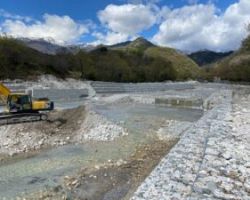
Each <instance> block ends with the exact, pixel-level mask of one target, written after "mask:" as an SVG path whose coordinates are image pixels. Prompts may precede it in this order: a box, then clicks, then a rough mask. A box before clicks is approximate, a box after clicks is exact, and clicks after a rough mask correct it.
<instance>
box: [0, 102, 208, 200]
mask: <svg viewBox="0 0 250 200" xmlns="http://www.w3.org/2000/svg"><path fill="white" fill-rule="evenodd" d="M94 109H95V111H96V112H97V113H100V114H102V115H104V116H105V117H107V118H108V119H109V120H112V121H114V122H115V123H118V124H120V125H121V126H124V127H125V128H126V129H127V130H128V132H129V135H128V136H125V137H122V138H119V139H117V140H115V141H112V142H86V143H85V144H83V145H66V146H63V147H59V148H56V149H51V150H46V151H43V152H41V153H39V154H38V155H36V156H32V157H30V158H26V159H21V160H20V159H19V160H17V161H11V162H10V163H8V164H2V165H0V197H1V198H3V197H5V198H6V199H10V198H14V197H16V196H20V195H22V194H24V193H25V192H27V193H31V192H35V191H38V190H40V189H43V188H44V187H50V186H52V187H53V186H56V185H58V184H59V183H60V182H61V181H63V177H65V176H66V175H71V174H74V173H76V172H77V171H78V170H80V169H81V168H82V167H93V166H95V165H101V164H102V163H106V162H107V161H108V160H113V161H116V160H119V159H126V158H127V157H128V156H130V155H131V154H132V153H133V152H135V150H136V147H137V146H138V145H140V144H145V143H148V142H150V141H151V140H153V139H154V138H155V133H156V131H157V130H158V129H159V128H160V127H161V126H162V125H163V124H164V122H165V121H166V120H178V121H188V122H195V121H197V120H198V119H199V118H200V117H201V116H202V115H203V111H201V110H194V109H180V108H169V107H160V106H155V105H96V106H95V107H94Z"/></svg>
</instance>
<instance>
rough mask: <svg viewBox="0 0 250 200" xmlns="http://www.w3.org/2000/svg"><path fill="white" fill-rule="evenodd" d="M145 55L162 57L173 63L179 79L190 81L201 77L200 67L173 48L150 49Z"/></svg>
mask: <svg viewBox="0 0 250 200" xmlns="http://www.w3.org/2000/svg"><path fill="white" fill-rule="evenodd" d="M145 55H147V56H149V57H155V58H157V57H160V58H163V59H164V60H166V61H170V62H171V63H173V66H174V70H175V71H176V74H177V79H180V80H182V79H188V78H195V77H197V76H199V71H200V69H199V67H198V65H197V64H196V63H195V62H194V61H193V60H191V59H190V58H188V57H187V56H185V55H182V54H180V53H178V52H177V51H176V50H174V49H171V48H163V47H150V48H148V49H147V50H146V51H145Z"/></svg>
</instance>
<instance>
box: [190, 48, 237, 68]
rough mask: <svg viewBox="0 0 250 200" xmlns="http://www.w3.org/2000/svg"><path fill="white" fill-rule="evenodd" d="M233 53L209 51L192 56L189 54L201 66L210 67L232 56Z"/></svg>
mask: <svg viewBox="0 0 250 200" xmlns="http://www.w3.org/2000/svg"><path fill="white" fill-rule="evenodd" d="M232 53H233V51H229V52H224V53H222V52H214V51H209V50H203V51H197V52H194V53H191V54H188V57H190V58H191V59H192V60H194V61H195V62H196V63H197V64H198V65H199V66H204V65H210V64H212V63H215V62H217V61H219V60H221V59H223V58H225V57H227V56H229V55H231V54H232Z"/></svg>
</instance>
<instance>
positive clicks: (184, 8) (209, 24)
mask: <svg viewBox="0 0 250 200" xmlns="http://www.w3.org/2000/svg"><path fill="white" fill-rule="evenodd" d="M112 5H113V6H112ZM248 6H249V7H248ZM248 8H250V1H249V0H209V1H208V0H128V1H126V0H105V1H100V0H1V1H0V9H1V10H0V23H1V24H0V30H1V33H5V34H7V35H11V36H13V37H30V38H42V37H43V36H44V38H45V39H46V38H50V39H53V40H54V41H55V42H56V43H59V44H64V45H65V44H72V43H92V44H98V43H106V44H112V43H116V42H122V41H125V40H131V39H134V38H136V37H138V36H143V37H146V38H147V39H149V40H151V41H152V42H154V43H157V44H159V45H162V46H170V47H174V48H178V49H181V50H185V51H195V50H199V49H211V50H216V51H226V50H231V49H236V48H238V47H239V45H240V42H241V40H242V39H243V38H244V37H245V36H246V34H247V33H246V31H245V29H244V27H245V26H246V24H247V23H248V22H249V23H250V14H248V13H247V12H244V9H248ZM232 18H234V19H232ZM237 20H238V21H237ZM235 26H236V27H235ZM230 27H234V28H230ZM234 29H235V30H234ZM192 30H194V31H195V32H193V31H192ZM210 33H211V35H214V36H213V37H211V36H209V35H210ZM232 33H233V34H234V36H233V37H232ZM230 39H231V40H233V41H232V42H231V44H230V41H229V40H230ZM209 40H210V41H211V42H209Z"/></svg>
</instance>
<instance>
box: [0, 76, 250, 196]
mask: <svg viewBox="0 0 250 200" xmlns="http://www.w3.org/2000/svg"><path fill="white" fill-rule="evenodd" d="M6 84H7V85H8V86H9V87H10V88H12V89H13V90H26V91H27V90H32V92H33V95H34V96H35V97H40V96H46V97H49V98H50V99H52V100H53V101H55V105H56V110H55V111H53V112H51V113H49V120H48V121H45V122H36V123H25V124H16V125H8V126H1V127H0V199H1V198H2V199H18V198H20V199H84V200H85V199H88V200H99V199H100V200H112V199H114V200H118V199H138V200H143V199H148V200H152V199H166V200H167V199H250V198H249V195H250V165H249V163H250V158H249V156H248V155H250V154H249V153H250V152H249V151H250V149H249V145H248V143H249V141H250V136H249V134H250V133H249V130H250V121H249V119H250V106H249V105H250V104H249V101H250V87H249V86H247V85H244V86H243V85H230V84H219V83H199V82H193V81H190V82H182V83H173V82H169V83H168V82H166V83H143V84H131V83H130V84H125V83H102V82H81V81H76V80H72V79H69V80H64V81H62V80H57V79H56V78H54V77H41V79H40V80H38V81H35V82H21V81H15V82H13V81H9V82H8V81H6ZM1 110H2V111H3V110H4V107H1Z"/></svg>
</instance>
